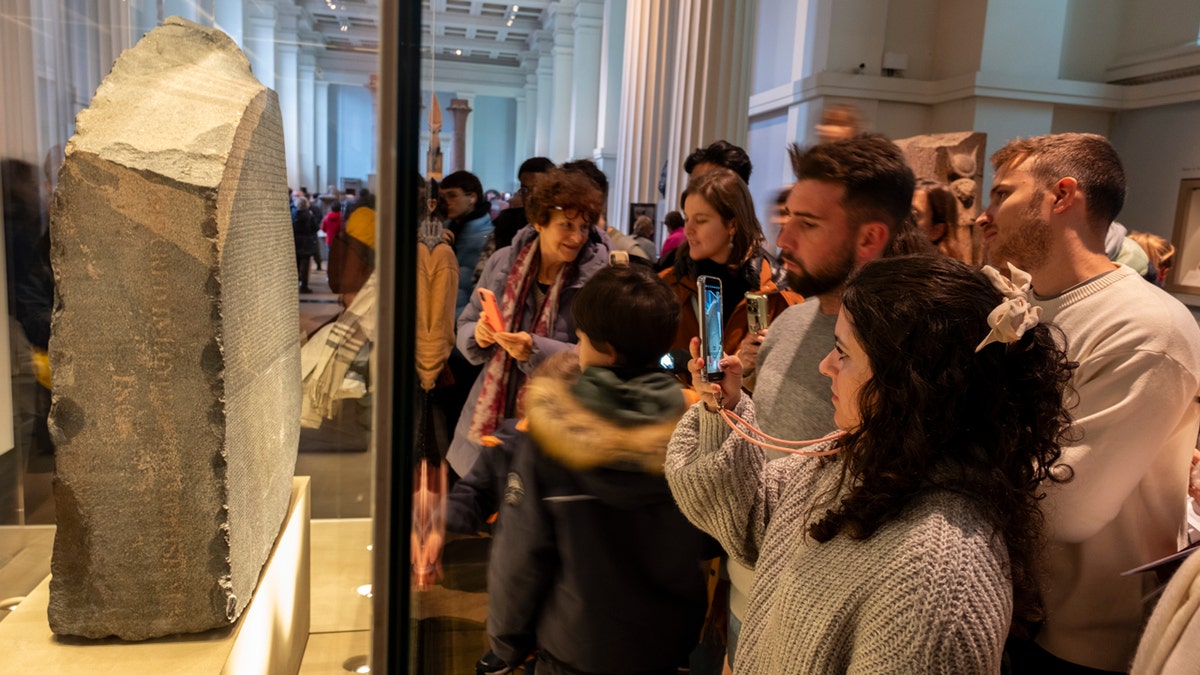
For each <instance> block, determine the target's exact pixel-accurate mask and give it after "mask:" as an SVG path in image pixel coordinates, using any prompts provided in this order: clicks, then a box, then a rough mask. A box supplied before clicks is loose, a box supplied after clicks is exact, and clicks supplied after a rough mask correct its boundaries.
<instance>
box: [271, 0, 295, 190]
mask: <svg viewBox="0 0 1200 675" xmlns="http://www.w3.org/2000/svg"><path fill="white" fill-rule="evenodd" d="M299 17H300V10H299V8H297V7H294V6H292V7H288V6H285V5H279V6H276V8H275V35H274V40H275V93H277V94H279V112H280V114H281V115H282V116H283V146H284V155H285V156H286V157H287V180H288V185H290V186H291V187H292V188H293V189H294V188H297V187H300V185H301V182H300V181H301V177H300V87H299V81H300V47H299V46H298V45H297V42H299V40H298V39H297V38H298V37H299V33H298V28H299V24H298V19H299Z"/></svg>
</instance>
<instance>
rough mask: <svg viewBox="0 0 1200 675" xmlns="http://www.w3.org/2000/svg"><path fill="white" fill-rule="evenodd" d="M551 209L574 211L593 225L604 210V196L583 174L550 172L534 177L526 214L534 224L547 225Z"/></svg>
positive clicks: (559, 171)
mask: <svg viewBox="0 0 1200 675" xmlns="http://www.w3.org/2000/svg"><path fill="white" fill-rule="evenodd" d="M554 209H563V210H564V211H576V212H578V213H579V215H580V216H582V217H583V218H584V220H586V221H587V222H589V223H591V224H593V225H595V224H596V223H597V222H599V221H600V214H601V213H602V212H603V209H604V197H603V195H602V194H601V192H600V189H599V188H598V187H597V186H596V184H595V183H594V182H593V181H592V180H591V179H589V178H588V177H587V175H586V174H584V173H582V172H580V171H568V170H564V169H550V170H549V171H547V172H545V173H542V174H538V175H537V177H536V178H534V183H533V193H532V194H531V195H529V201H527V202H526V203H525V214H526V215H527V216H528V217H529V222H531V223H533V224H534V225H547V224H549V222H550V212H551V211H553V210H554Z"/></svg>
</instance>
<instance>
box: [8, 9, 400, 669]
mask: <svg viewBox="0 0 1200 675" xmlns="http://www.w3.org/2000/svg"><path fill="white" fill-rule="evenodd" d="M379 13H380V3H379V0H355V2H353V3H340V2H330V1H328V0H265V1H264V0H86V1H85V0H45V1H43V0H16V1H14V2H6V3H5V4H4V5H3V8H0V54H2V55H3V57H2V58H0V73H2V75H3V77H2V78H0V81H2V82H3V83H4V90H5V96H4V99H3V102H0V111H2V112H0V158H3V159H4V160H5V163H4V166H5V171H4V176H3V188H4V198H5V199H4V202H5V210H4V227H5V230H6V235H7V236H6V247H5V248H6V253H7V256H6V259H7V263H8V264H7V265H6V267H7V270H8V272H9V274H8V275H7V276H6V277H0V278H3V279H5V282H6V283H5V286H6V292H7V294H8V296H9V299H10V307H12V306H13V302H14V301H15V300H16V298H17V295H16V294H17V293H20V294H21V298H22V299H21V301H20V303H19V304H20V306H21V307H22V311H21V312H20V313H19V314H20V315H19V316H18V315H17V313H15V312H10V321H9V330H7V331H0V333H2V335H0V343H3V344H0V347H2V348H3V349H4V351H5V352H6V353H8V354H11V355H12V358H11V359H5V360H4V361H3V365H0V369H3V374H4V375H6V376H7V377H8V378H10V381H11V387H0V414H6V415H11V418H12V419H13V420H14V423H13V425H12V426H8V425H0V579H3V581H2V582H0V598H8V597H20V596H24V595H26V594H27V593H28V592H29V591H30V590H31V589H33V587H34V586H35V585H36V584H38V583H39V582H40V581H41V580H42V579H43V578H44V577H45V576H46V575H47V574H48V573H49V554H50V542H51V541H52V539H53V532H54V530H53V524H54V520H55V514H54V500H53V498H52V492H51V479H52V477H53V475H54V474H53V470H54V445H53V442H52V437H51V434H50V433H49V432H48V427H47V425H46V414H47V412H48V409H49V403H50V391H51V389H50V385H51V383H52V374H51V373H49V370H48V360H47V359H46V353H47V349H48V346H49V343H48V339H47V338H48V335H47V333H48V304H49V302H48V301H47V299H48V298H49V299H51V300H52V298H53V292H52V290H51V289H52V282H53V278H52V276H51V275H50V274H49V267H48V264H47V263H46V260H47V259H48V256H47V255H46V254H45V252H46V250H47V249H48V246H49V241H48V234H47V221H48V215H47V214H48V208H49V205H50V203H51V200H50V198H51V195H52V194H53V191H54V189H55V181H56V178H57V171H58V167H59V165H60V164H61V161H62V157H63V154H64V148H65V147H66V145H67V142H68V140H69V139H70V138H71V136H72V135H73V134H74V132H75V115H76V114H77V113H78V112H79V111H80V110H81V109H83V108H85V107H86V106H87V105H88V103H89V101H90V100H91V98H92V95H93V93H94V92H95V90H96V88H97V87H98V86H99V84H100V82H101V81H102V80H103V78H104V77H105V76H106V75H107V74H108V72H109V70H110V68H111V67H112V64H113V62H114V61H115V60H116V58H117V57H118V56H119V55H120V54H121V52H122V51H123V50H125V49H127V48H129V47H131V46H132V45H133V44H134V43H135V42H136V41H137V40H138V39H139V38H141V36H142V35H143V34H145V33H146V32H147V31H149V30H150V29H152V28H153V27H155V26H157V25H159V24H161V22H162V21H163V20H164V19H165V18H166V17H168V16H180V17H182V18H184V19H187V20H189V21H193V22H195V23H198V24H200V25H202V26H211V27H216V28H218V29H220V30H222V31H223V32H225V33H226V34H228V35H229V36H230V37H231V38H232V39H233V40H234V41H235V42H236V43H237V44H238V46H239V47H240V48H241V49H242V50H243V52H244V53H245V55H246V58H247V59H248V60H249V62H250V64H251V68H252V72H253V74H254V75H255V77H257V78H258V79H259V80H260V81H261V82H262V83H263V84H264V85H265V86H267V87H268V88H270V89H272V90H274V91H275V92H276V94H277V95H278V98H279V106H280V113H281V116H282V122H283V134H284V143H285V147H286V164H287V167H286V171H287V182H288V185H289V194H288V195H287V197H286V199H287V201H288V208H289V211H290V215H291V216H292V219H293V227H294V229H293V233H294V234H295V235H296V237H297V240H296V243H297V253H298V255H297V261H296V284H297V288H298V289H301V290H302V289H303V288H307V289H308V291H310V292H302V293H301V295H300V304H299V316H300V325H299V326H297V330H298V331H299V332H301V333H302V335H303V336H304V339H305V340H307V341H308V344H307V345H306V347H305V351H304V359H305V364H306V370H305V373H306V375H307V377H306V380H305V391H306V399H307V400H308V405H306V407H305V416H304V425H303V428H302V431H301V437H300V446H299V454H298V459H297V464H296V469H295V473H296V474H297V475H306V476H311V489H312V499H311V506H312V518H313V527H312V542H311V543H312V547H311V550H312V561H311V562H312V568H311V572H312V603H313V611H312V616H311V626H310V630H311V631H312V633H313V635H314V636H317V635H332V634H337V633H344V634H346V635H354V636H355V637H354V639H353V640H350V643H352V645H351V647H350V648H349V649H348V650H347V647H346V642H345V641H343V642H341V643H339V644H336V645H334V644H332V642H329V641H324V640H322V639H313V640H310V641H309V644H308V652H309V655H310V656H325V657H327V658H326V660H328V659H329V657H331V655H330V654H322V653H321V650H325V649H339V650H347V653H346V654H344V655H343V656H342V657H341V658H339V659H338V660H337V661H334V662H342V661H343V660H344V659H346V658H349V657H353V656H361V655H362V654H365V653H367V651H368V649H369V640H370V637H369V634H367V631H369V629H370V627H371V623H370V600H369V598H368V597H363V596H361V595H359V593H358V592H357V591H356V589H357V588H358V587H359V586H361V585H363V584H367V586H368V587H369V586H370V584H369V583H368V582H371V548H370V547H371V525H370V518H371V515H372V510H371V504H372V497H373V496H372V483H371V476H372V470H373V459H372V449H371V445H370V439H371V415H372V412H373V404H372V401H373V399H374V395H375V391H374V385H373V382H372V379H371V361H372V359H373V354H372V351H373V350H372V346H373V339H374V329H375V326H376V325H377V323H378V319H377V317H376V309H375V301H374V298H375V297H377V296H378V294H379V293H381V292H390V289H383V290H381V289H379V288H378V284H377V282H376V281H375V280H374V275H373V272H374V266H375V238H374V235H375V217H374V209H375V205H374V202H373V198H372V195H373V194H374V193H375V192H376V188H377V186H376V184H375V180H376V174H377V173H378V152H377V149H376V148H377V140H376V139H377V137H378V133H377V132H378V122H377V116H376V101H375V88H374V86H373V85H374V81H373V76H374V74H375V73H376V72H377V70H378V49H379V31H378V18H379ZM177 84H178V86H179V87H181V88H183V89H185V90H188V91H189V93H190V95H191V96H192V97H193V98H194V103H195V105H196V106H204V105H205V104H206V102H208V101H215V100H218V99H220V97H221V96H222V90H221V86H220V83H207V82H194V81H185V82H179V83H177ZM278 198H279V202H278V208H280V209H282V208H284V196H283V195H279V196H278ZM18 202H19V204H18ZM10 207H11V208H10ZM132 207H133V208H137V205H132ZM334 253H337V254H338V256H339V257H338V259H337V260H336V261H335V260H334V259H333V258H332V256H333V254H334ZM331 267H332V268H336V269H331ZM14 273H15V276H14ZM18 282H19V283H18ZM335 286H336V287H337V288H336V289H335V288H334V287H335ZM26 308H28V310H29V311H28V312H26ZM43 316H44V317H45V320H43V319H42V317H43ZM322 331H323V332H322ZM97 339H105V336H97ZM10 393H11V395H10ZM18 556H21V557H22V559H23V560H30V559H38V560H39V562H38V563H37V564H34V565H30V566H28V568H23V569H28V571H27V572H22V573H21V574H18V575H15V578H14V575H11V574H3V572H5V571H8V570H6V569H5V565H6V564H7V563H8V562H9V561H11V560H13V559H14V558H17V557H18ZM5 613H6V612H4V611H3V610H0V619H3V615H4V614H5ZM0 625H2V624H0ZM306 658H307V657H306ZM362 658H363V659H364V662H363V663H361V664H359V665H358V666H356V668H358V667H366V663H365V657H362ZM354 672H366V671H362V670H356V671H354Z"/></svg>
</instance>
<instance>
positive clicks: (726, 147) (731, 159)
mask: <svg viewBox="0 0 1200 675" xmlns="http://www.w3.org/2000/svg"><path fill="white" fill-rule="evenodd" d="M697 164H716V165H717V166H723V167H725V168H726V169H729V170H730V171H732V172H734V173H736V174H737V175H738V177H740V178H741V179H742V182H744V183H749V182H750V171H751V170H753V169H754V166H753V165H751V164H750V155H747V154H746V151H745V150H743V149H741V148H739V147H738V146H736V145H734V144H733V143H730V142H729V141H716V142H715V143H713V144H712V145H710V146H708V147H707V148H696V149H695V150H693V151H692V154H690V155H688V156H687V160H685V161H684V163H683V172H684V173H687V174H691V173H692V169H694V168H696V165H697Z"/></svg>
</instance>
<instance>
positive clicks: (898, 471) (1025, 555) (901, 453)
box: [809, 255, 1075, 627]
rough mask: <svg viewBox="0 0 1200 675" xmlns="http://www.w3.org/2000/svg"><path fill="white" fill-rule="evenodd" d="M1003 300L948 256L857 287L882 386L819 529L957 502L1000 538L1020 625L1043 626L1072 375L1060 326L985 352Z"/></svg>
mask: <svg viewBox="0 0 1200 675" xmlns="http://www.w3.org/2000/svg"><path fill="white" fill-rule="evenodd" d="M1002 299H1003V296H1002V295H1001V294H1000V292H999V291H997V290H996V289H995V287H994V286H993V285H992V284H991V282H990V281H989V280H988V279H987V277H985V276H984V275H983V274H982V273H981V272H979V271H978V270H976V269H974V268H972V267H969V266H967V265H966V264H964V263H961V262H959V261H957V260H953V259H950V258H946V257H944V256H931V255H917V256H902V257H898V258H890V259H882V260H878V261H876V262H872V263H869V264H867V265H864V266H863V267H862V268H861V269H860V270H859V271H858V272H857V274H855V275H854V276H852V277H851V278H850V281H849V282H848V284H847V286H846V290H845V293H844V294H843V296H842V308H843V310H844V311H845V312H846V314H847V316H846V318H847V319H848V320H849V323H850V325H851V327H852V330H853V331H854V337H855V338H856V339H857V340H858V342H859V344H860V345H862V347H863V349H864V351H865V352H866V354H867V357H868V359H869V360H870V365H871V370H872V376H871V379H870V380H869V381H868V382H867V383H866V384H864V385H863V386H862V388H861V389H860V390H859V396H858V405H859V410H860V412H861V418H862V423H861V424H860V425H859V426H858V427H857V428H856V429H853V430H851V431H849V432H848V433H847V434H846V435H845V436H844V437H842V439H841V440H840V441H839V443H840V444H841V445H842V447H843V450H842V452H841V453H839V455H840V457H841V463H842V477H841V482H840V484H839V486H838V488H837V490H841V489H842V487H843V486H845V485H848V486H850V489H849V490H848V491H847V492H846V494H845V496H843V497H842V498H841V499H840V500H839V501H837V502H836V503H834V504H832V506H833V507H834V508H831V509H830V510H828V511H827V512H826V513H825V514H824V515H823V516H822V517H820V518H819V520H818V521H817V522H815V523H814V524H813V525H811V527H810V528H809V532H810V534H811V535H812V536H813V538H815V539H816V540H817V541H821V542H824V541H828V540H829V539H831V538H833V537H834V536H835V535H837V534H838V533H845V534H846V536H848V537H851V538H853V539H866V538H868V537H870V536H871V535H872V534H873V533H874V532H875V531H876V530H877V529H878V528H880V527H881V526H883V525H884V524H885V523H887V522H889V521H890V520H892V519H894V518H896V517H897V516H898V515H899V514H900V512H901V511H902V510H903V509H904V508H905V507H906V506H907V505H908V504H909V503H910V502H911V501H912V500H913V499H915V498H916V497H917V496H919V495H921V494H924V493H929V492H932V491H939V490H946V491H951V492H954V493H956V494H958V495H960V496H961V497H963V498H965V499H967V500H968V501H970V502H973V503H974V504H975V505H976V506H977V510H978V512H979V515H980V516H982V517H983V518H984V519H985V520H987V521H988V522H989V523H990V524H991V525H992V527H993V528H995V533H996V535H998V536H1000V537H1002V538H1003V542H1004V545H1005V546H1006V547H1007V549H1008V557H1009V564H1010V567H1011V574H1012V582H1013V611H1014V617H1015V619H1017V620H1018V621H1024V622H1035V621H1038V620H1040V619H1041V618H1042V605H1041V598H1040V594H1039V593H1038V588H1037V579H1036V571H1037V565H1038V560H1039V557H1040V550H1041V549H1040V547H1041V534H1042V524H1043V520H1042V513H1041V510H1040V509H1039V507H1038V501H1039V500H1040V499H1041V498H1042V497H1043V496H1044V494H1045V493H1044V492H1043V483H1044V481H1047V480H1049V481H1056V482H1061V481H1064V480H1069V478H1070V469H1069V468H1068V467H1065V466H1062V465H1060V466H1058V467H1055V463H1056V462H1057V461H1058V459H1059V457H1060V455H1061V451H1060V443H1061V442H1062V441H1063V440H1065V436H1066V433H1067V430H1068V429H1069V427H1070V424H1071V417H1070V415H1069V413H1068V411H1067V408H1066V405H1065V404H1064V392H1065V391H1066V388H1067V387H1068V382H1069V380H1070V377H1071V372H1072V370H1073V369H1074V367H1075V364H1072V363H1070V362H1068V360H1067V355H1066V352H1065V351H1064V350H1063V348H1062V347H1061V346H1060V344H1061V343H1060V342H1059V341H1058V340H1056V333H1058V332H1059V331H1058V329H1057V328H1052V327H1050V326H1046V325H1043V324H1039V325H1037V326H1036V327H1034V328H1033V329H1032V330H1029V331H1026V333H1025V335H1024V336H1023V337H1022V338H1021V339H1020V340H1017V341H1016V342H1013V343H1011V344H1003V343H992V344H989V345H988V346H986V347H984V348H983V349H982V350H980V351H979V352H976V351H975V347H976V345H978V344H979V343H980V342H981V341H982V340H983V338H984V336H986V335H987V334H988V332H989V330H990V327H989V326H988V324H987V316H988V314H989V313H990V312H991V311H992V310H993V309H995V307H996V306H997V305H999V304H1000V302H1001V300H1002ZM1052 467H1055V468H1054V470H1053V471H1052V470H1051V469H1052ZM836 494H837V493H836V492H831V493H830V498H831V499H833V498H835V497H834V495H836ZM1017 626H1018V623H1017V622H1014V627H1017Z"/></svg>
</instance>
